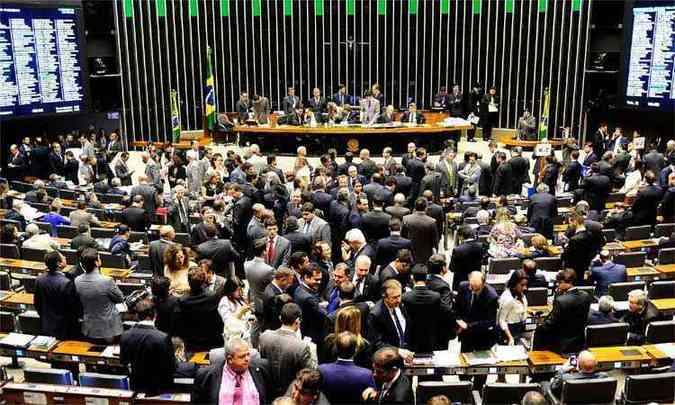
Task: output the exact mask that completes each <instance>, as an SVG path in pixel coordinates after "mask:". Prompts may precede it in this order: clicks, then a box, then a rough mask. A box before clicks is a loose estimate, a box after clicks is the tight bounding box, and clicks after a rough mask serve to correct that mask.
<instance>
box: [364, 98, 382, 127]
mask: <svg viewBox="0 0 675 405" xmlns="http://www.w3.org/2000/svg"><path fill="white" fill-rule="evenodd" d="M360 104H361V106H360V107H361V115H362V116H364V118H363V119H362V121H363V122H362V123H363V124H371V123H373V122H375V120H376V119H377V117H378V115H380V112H381V110H382V106H381V104H380V102H379V101H378V100H377V99H374V98H372V99H371V98H366V99H365V100H361V102H360Z"/></svg>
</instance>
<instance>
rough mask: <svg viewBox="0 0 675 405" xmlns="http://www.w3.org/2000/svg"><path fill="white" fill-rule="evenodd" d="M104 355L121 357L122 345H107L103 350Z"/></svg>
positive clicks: (102, 354)
mask: <svg viewBox="0 0 675 405" xmlns="http://www.w3.org/2000/svg"><path fill="white" fill-rule="evenodd" d="M101 356H102V357H120V347H119V346H118V345H115V346H107V347H106V348H105V350H103V351H102V352H101Z"/></svg>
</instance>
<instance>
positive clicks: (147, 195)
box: [129, 184, 157, 214]
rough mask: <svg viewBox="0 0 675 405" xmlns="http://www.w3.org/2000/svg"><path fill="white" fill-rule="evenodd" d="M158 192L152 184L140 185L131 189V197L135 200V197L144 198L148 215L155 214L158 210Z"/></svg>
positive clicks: (144, 205)
mask: <svg viewBox="0 0 675 405" xmlns="http://www.w3.org/2000/svg"><path fill="white" fill-rule="evenodd" d="M156 193H157V190H156V189H155V188H154V187H153V186H152V185H150V184H139V185H137V186H134V188H132V189H131V193H130V194H129V197H130V198H131V199H132V200H133V198H134V196H136V195H140V196H143V208H145V210H146V211H147V212H148V214H154V213H155V210H156V209H157V197H156Z"/></svg>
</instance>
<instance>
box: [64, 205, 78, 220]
mask: <svg viewBox="0 0 675 405" xmlns="http://www.w3.org/2000/svg"><path fill="white" fill-rule="evenodd" d="M73 211H77V208H76V207H62V208H61V215H63V216H64V217H66V218H70V213H71V212H73Z"/></svg>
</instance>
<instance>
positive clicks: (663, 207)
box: [658, 173, 675, 223]
mask: <svg viewBox="0 0 675 405" xmlns="http://www.w3.org/2000/svg"><path fill="white" fill-rule="evenodd" d="M658 214H659V216H661V217H662V218H663V222H664V223H672V222H675V173H671V174H670V175H669V176H668V188H667V189H666V191H665V193H663V198H662V199H661V203H660V204H659V208H658Z"/></svg>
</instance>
